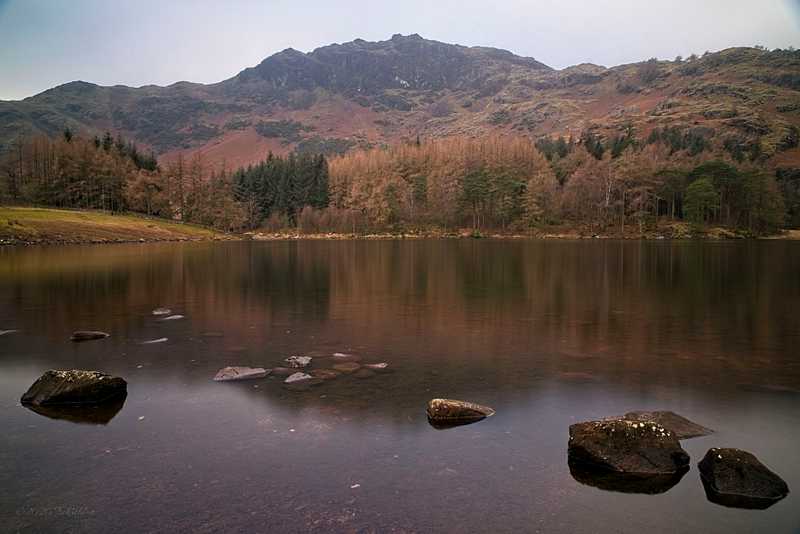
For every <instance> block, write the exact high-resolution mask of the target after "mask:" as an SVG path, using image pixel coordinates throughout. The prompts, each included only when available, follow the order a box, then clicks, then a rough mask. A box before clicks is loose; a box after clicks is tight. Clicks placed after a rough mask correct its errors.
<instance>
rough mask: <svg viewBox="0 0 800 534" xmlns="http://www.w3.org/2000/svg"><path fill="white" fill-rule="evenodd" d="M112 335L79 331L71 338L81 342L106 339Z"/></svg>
mask: <svg viewBox="0 0 800 534" xmlns="http://www.w3.org/2000/svg"><path fill="white" fill-rule="evenodd" d="M109 335H110V334H107V333H105V332H94V331H91V330H78V331H77V332H73V334H72V337H71V338H70V339H71V340H72V341H76V342H80V341H92V340H93V339H105V338H107V337H109Z"/></svg>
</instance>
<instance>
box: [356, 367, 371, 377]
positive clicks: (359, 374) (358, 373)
mask: <svg viewBox="0 0 800 534" xmlns="http://www.w3.org/2000/svg"><path fill="white" fill-rule="evenodd" d="M353 376H354V377H356V378H372V377H373V376H375V371H370V370H369V369H359V370H358V371H356V372H355V373H353Z"/></svg>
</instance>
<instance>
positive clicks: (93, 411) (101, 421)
mask: <svg viewBox="0 0 800 534" xmlns="http://www.w3.org/2000/svg"><path fill="white" fill-rule="evenodd" d="M126 397H127V394H126V393H125V394H122V395H118V396H116V397H114V399H111V400H108V401H106V402H103V403H102V404H82V405H71V404H55V405H54V404H48V405H38V404H24V405H23V406H25V408H27V409H29V410H31V411H32V412H36V413H37V414H39V415H42V416H44V417H47V418H49V419H58V420H60V421H68V422H70V423H77V424H86V425H107V424H108V423H110V422H111V420H112V419H114V417H115V416H116V415H117V414H118V413H119V412H120V410H122V407H123V406H125V399H126Z"/></svg>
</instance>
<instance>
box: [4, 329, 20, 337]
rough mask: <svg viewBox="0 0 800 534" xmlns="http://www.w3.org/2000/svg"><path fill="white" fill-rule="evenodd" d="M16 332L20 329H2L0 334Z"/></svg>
mask: <svg viewBox="0 0 800 534" xmlns="http://www.w3.org/2000/svg"><path fill="white" fill-rule="evenodd" d="M14 332H19V330H0V336H5V335H8V334H13V333H14Z"/></svg>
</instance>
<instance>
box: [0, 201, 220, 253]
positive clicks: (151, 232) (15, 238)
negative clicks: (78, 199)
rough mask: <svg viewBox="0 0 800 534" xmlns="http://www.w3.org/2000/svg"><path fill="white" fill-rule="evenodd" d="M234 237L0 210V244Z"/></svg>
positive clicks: (156, 222) (136, 219) (141, 222)
mask: <svg viewBox="0 0 800 534" xmlns="http://www.w3.org/2000/svg"><path fill="white" fill-rule="evenodd" d="M231 238H233V236H230V235H227V234H223V233H220V232H217V231H214V230H210V229H208V228H203V227H200V226H194V225H190V224H181V223H175V222H171V221H166V220H163V219H156V218H147V217H141V216H137V215H111V214H109V213H105V212H98V211H78V210H60V209H50V208H29V207H0V244H5V245H15V244H59V243H126V242H127V243H129V242H150V241H207V240H221V239H231Z"/></svg>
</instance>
